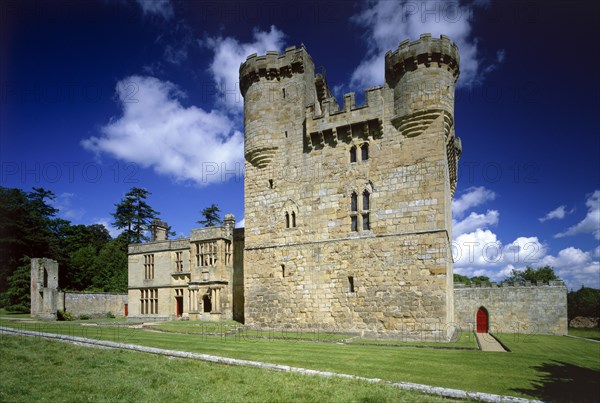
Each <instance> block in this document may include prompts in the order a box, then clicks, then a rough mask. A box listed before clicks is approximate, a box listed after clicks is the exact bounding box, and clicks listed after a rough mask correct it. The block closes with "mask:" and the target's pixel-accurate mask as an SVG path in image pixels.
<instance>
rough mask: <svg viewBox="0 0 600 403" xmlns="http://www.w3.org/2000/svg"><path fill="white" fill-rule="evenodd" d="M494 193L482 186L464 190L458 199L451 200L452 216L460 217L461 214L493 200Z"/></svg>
mask: <svg viewBox="0 0 600 403" xmlns="http://www.w3.org/2000/svg"><path fill="white" fill-rule="evenodd" d="M495 198H496V193H494V192H493V191H491V190H489V189H486V188H485V187H483V186H479V187H470V188H468V189H467V190H465V191H464V192H463V193H462V194H461V196H460V197H459V198H458V199H454V200H452V215H453V216H454V217H462V216H463V214H464V213H465V212H466V211H467V210H470V209H472V208H473V207H477V206H479V205H481V204H483V203H485V202H488V201H491V200H494V199H495Z"/></svg>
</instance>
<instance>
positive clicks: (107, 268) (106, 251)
mask: <svg viewBox="0 0 600 403" xmlns="http://www.w3.org/2000/svg"><path fill="white" fill-rule="evenodd" d="M93 267H94V270H93V271H94V277H93V278H92V282H91V285H90V286H89V287H88V289H93V290H102V291H105V292H127V252H125V251H124V250H123V246H122V245H121V241H120V240H119V239H115V240H112V241H110V242H109V243H107V244H106V245H104V247H103V248H102V250H101V251H100V253H99V254H98V257H97V258H96V259H95V261H94V266H93Z"/></svg>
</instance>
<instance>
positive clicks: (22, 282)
mask: <svg viewBox="0 0 600 403" xmlns="http://www.w3.org/2000/svg"><path fill="white" fill-rule="evenodd" d="M30 264H31V259H29V257H27V256H25V257H23V258H22V259H21V265H20V266H19V267H17V269H16V270H15V271H14V272H13V274H11V275H10V277H8V286H9V288H8V291H7V292H6V296H7V306H6V308H7V309H8V310H9V311H12V312H22V313H28V312H29V311H30V307H31V292H30V287H31V268H30Z"/></svg>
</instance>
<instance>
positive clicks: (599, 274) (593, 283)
mask: <svg viewBox="0 0 600 403" xmlns="http://www.w3.org/2000/svg"><path fill="white" fill-rule="evenodd" d="M595 253H596V251H593V252H584V251H582V250H581V249H578V248H574V247H568V248H565V249H563V250H561V251H560V252H558V255H557V256H552V255H548V256H546V257H544V258H543V259H542V260H541V264H540V266H544V265H549V266H551V267H552V268H553V269H554V272H555V273H556V274H557V275H558V276H559V277H560V278H562V279H565V280H566V282H567V285H568V286H569V288H572V289H579V288H580V287H581V285H582V284H584V285H585V286H586V287H593V288H600V262H599V261H598V260H594V259H593V258H594V257H597V256H595Z"/></svg>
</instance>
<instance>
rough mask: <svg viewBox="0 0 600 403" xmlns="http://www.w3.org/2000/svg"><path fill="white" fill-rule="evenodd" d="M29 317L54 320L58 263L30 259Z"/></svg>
mask: <svg viewBox="0 0 600 403" xmlns="http://www.w3.org/2000/svg"><path fill="white" fill-rule="evenodd" d="M30 290H31V316H32V317H36V318H40V319H56V309H57V303H58V262H57V261H56V260H52V259H47V258H32V259H31V288H30Z"/></svg>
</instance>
